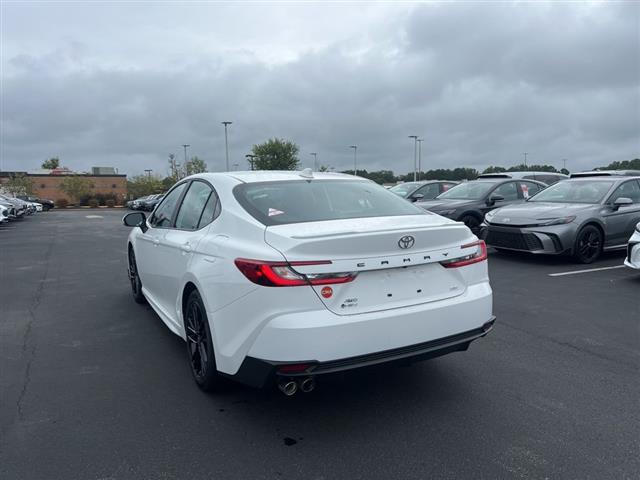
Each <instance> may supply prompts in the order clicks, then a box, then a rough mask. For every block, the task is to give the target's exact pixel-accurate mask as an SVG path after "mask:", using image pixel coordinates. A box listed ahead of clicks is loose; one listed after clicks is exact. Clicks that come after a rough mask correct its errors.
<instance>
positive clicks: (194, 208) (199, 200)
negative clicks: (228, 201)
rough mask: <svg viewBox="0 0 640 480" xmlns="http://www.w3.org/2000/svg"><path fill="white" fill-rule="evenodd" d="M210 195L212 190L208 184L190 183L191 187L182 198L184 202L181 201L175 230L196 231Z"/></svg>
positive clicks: (195, 181)
mask: <svg viewBox="0 0 640 480" xmlns="http://www.w3.org/2000/svg"><path fill="white" fill-rule="evenodd" d="M212 193H213V190H212V189H211V187H210V186H209V185H208V184H206V183H204V182H199V181H197V180H194V181H193V182H191V186H190V187H189V190H188V191H187V193H186V195H185V196H184V200H182V204H181V205H180V211H179V212H178V216H177V217H176V228H179V229H181V230H197V229H198V228H199V227H198V225H199V224H200V218H201V217H202V212H203V210H204V207H205V205H206V204H207V202H208V201H209V197H210V196H211V194H212ZM203 226H204V225H203Z"/></svg>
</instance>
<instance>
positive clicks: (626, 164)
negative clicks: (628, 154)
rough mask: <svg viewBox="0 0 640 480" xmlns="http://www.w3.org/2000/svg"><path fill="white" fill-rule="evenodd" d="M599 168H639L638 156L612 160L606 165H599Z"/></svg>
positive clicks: (639, 160) (639, 159)
mask: <svg viewBox="0 0 640 480" xmlns="http://www.w3.org/2000/svg"><path fill="white" fill-rule="evenodd" d="M600 170H640V158H634V159H633V160H623V161H621V162H612V163H610V164H609V165H607V166H606V167H600Z"/></svg>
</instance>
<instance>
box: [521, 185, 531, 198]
mask: <svg viewBox="0 0 640 480" xmlns="http://www.w3.org/2000/svg"><path fill="white" fill-rule="evenodd" d="M520 185H521V187H522V196H523V197H524V198H529V187H528V186H527V185H525V184H524V183H521V184H520Z"/></svg>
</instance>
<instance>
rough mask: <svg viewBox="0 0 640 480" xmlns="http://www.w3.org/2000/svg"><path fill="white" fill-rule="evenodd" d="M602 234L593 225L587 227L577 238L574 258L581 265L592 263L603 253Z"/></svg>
mask: <svg viewBox="0 0 640 480" xmlns="http://www.w3.org/2000/svg"><path fill="white" fill-rule="evenodd" d="M602 240H603V239H602V232H600V229H598V228H597V227H595V226H593V225H587V226H586V227H584V228H583V229H582V230H580V232H578V236H577V238H576V245H575V248H574V253H573V255H574V257H575V259H576V260H577V261H578V262H580V263H591V262H593V261H595V260H596V259H597V258H598V257H599V256H600V254H601V253H602Z"/></svg>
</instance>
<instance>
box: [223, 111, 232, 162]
mask: <svg viewBox="0 0 640 480" xmlns="http://www.w3.org/2000/svg"><path fill="white" fill-rule="evenodd" d="M221 123H222V124H223V125H224V152H225V158H226V160H227V163H226V166H227V170H226V171H227V172H228V171H229V139H228V137H227V127H228V126H229V125H231V124H232V123H233V122H221Z"/></svg>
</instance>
